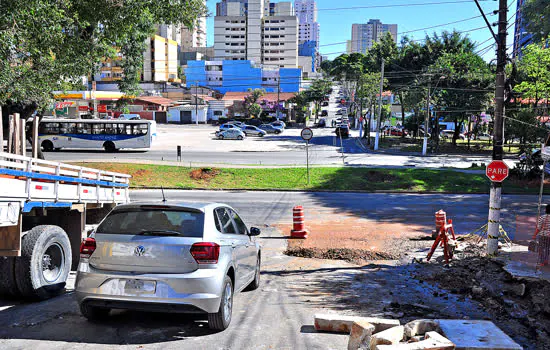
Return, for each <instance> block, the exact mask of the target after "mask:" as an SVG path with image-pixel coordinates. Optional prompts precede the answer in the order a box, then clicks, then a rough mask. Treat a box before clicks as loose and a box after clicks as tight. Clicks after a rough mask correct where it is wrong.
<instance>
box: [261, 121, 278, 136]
mask: <svg viewBox="0 0 550 350" xmlns="http://www.w3.org/2000/svg"><path fill="white" fill-rule="evenodd" d="M258 128H260V129H262V130H263V131H265V132H267V133H268V134H276V135H278V134H280V133H282V132H283V130H282V129H281V128H277V127H274V126H273V125H271V124H262V125H260V126H258Z"/></svg>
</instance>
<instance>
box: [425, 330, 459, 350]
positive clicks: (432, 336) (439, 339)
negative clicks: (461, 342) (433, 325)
mask: <svg viewBox="0 0 550 350" xmlns="http://www.w3.org/2000/svg"><path fill="white" fill-rule="evenodd" d="M426 340H431V341H434V342H436V343H439V346H441V347H442V349H443V348H444V349H454V348H455V344H453V342H451V341H450V340H449V339H447V338H445V337H444V336H442V335H441V334H439V333H437V332H426V335H425V336H424V341H426Z"/></svg>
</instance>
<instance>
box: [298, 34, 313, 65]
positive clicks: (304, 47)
mask: <svg viewBox="0 0 550 350" xmlns="http://www.w3.org/2000/svg"><path fill="white" fill-rule="evenodd" d="M298 56H304V57H306V56H307V57H311V67H312V68H311V71H312V72H315V68H316V64H315V62H316V59H317V42H316V41H313V40H308V41H305V42H303V43H300V44H299V45H298Z"/></svg>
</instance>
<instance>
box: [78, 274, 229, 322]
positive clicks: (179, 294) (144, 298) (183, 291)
mask: <svg viewBox="0 0 550 350" xmlns="http://www.w3.org/2000/svg"><path fill="white" fill-rule="evenodd" d="M82 270H85V271H82ZM224 276H225V274H224V273H223V272H221V271H220V270H218V269H198V270H196V271H193V272H190V273H185V274H135V273H127V272H113V271H100V270H95V269H93V268H92V267H90V266H89V265H88V266H87V269H81V268H80V267H79V271H78V274H77V278H76V286H75V290H76V298H77V301H78V303H79V304H81V303H85V304H89V305H92V306H100V307H107V308H114V309H132V310H143V311H159V312H186V313H196V312H207V313H215V312H217V311H218V309H219V307H220V301H221V294H222V288H223V279H224ZM128 280H141V281H147V282H149V283H151V282H152V283H154V288H153V289H152V290H148V291H143V292H141V291H140V292H137V291H134V290H127V289H126V288H125V285H126V283H127V281H128Z"/></svg>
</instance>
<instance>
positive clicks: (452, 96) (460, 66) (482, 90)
mask: <svg viewBox="0 0 550 350" xmlns="http://www.w3.org/2000/svg"><path fill="white" fill-rule="evenodd" d="M433 68H434V69H435V70H437V71H439V72H441V73H442V74H444V75H445V79H443V80H441V82H440V86H441V90H439V92H438V93H437V100H438V105H439V107H442V108H443V109H444V110H446V111H447V113H449V115H450V116H451V119H452V120H453V121H454V123H455V133H454V136H453V145H456V140H457V139H458V136H459V132H460V130H461V129H462V127H463V126H464V123H465V121H466V120H467V119H468V117H469V116H470V115H472V114H473V113H475V111H482V110H484V109H485V108H487V106H488V105H489V103H490V102H491V96H492V93H493V91H494V90H493V81H494V78H493V74H491V71H490V69H489V65H488V64H487V63H486V62H485V61H484V60H483V59H482V58H481V57H479V56H478V55H476V54H474V53H471V52H461V53H447V54H444V55H443V56H441V57H440V58H439V59H438V60H437V61H436V63H435V64H434V65H433ZM429 77H430V79H431V76H429Z"/></svg>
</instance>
